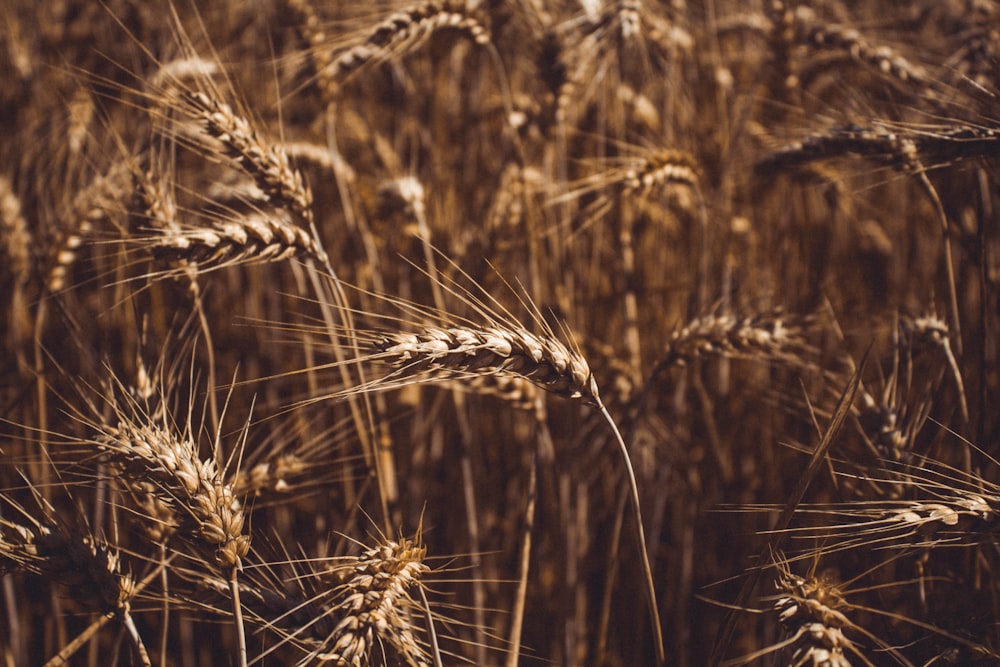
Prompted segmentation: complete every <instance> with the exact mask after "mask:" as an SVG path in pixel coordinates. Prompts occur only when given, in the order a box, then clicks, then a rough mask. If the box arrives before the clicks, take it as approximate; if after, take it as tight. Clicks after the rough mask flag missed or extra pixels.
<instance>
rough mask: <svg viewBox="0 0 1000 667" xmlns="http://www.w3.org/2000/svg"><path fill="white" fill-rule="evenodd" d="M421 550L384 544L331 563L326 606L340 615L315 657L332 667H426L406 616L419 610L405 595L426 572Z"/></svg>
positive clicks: (409, 543) (405, 543) (415, 545)
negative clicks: (329, 599)
mask: <svg viewBox="0 0 1000 667" xmlns="http://www.w3.org/2000/svg"><path fill="white" fill-rule="evenodd" d="M426 554H427V549H426V547H424V546H423V545H422V544H420V542H419V541H416V540H409V539H404V540H400V541H392V540H389V541H386V542H384V543H383V544H380V545H378V546H375V547H372V548H370V549H368V550H366V551H365V552H364V553H363V554H361V555H360V556H357V557H351V558H343V559H340V558H338V559H337V561H338V562H337V564H336V565H335V566H334V568H333V569H332V570H331V572H330V577H331V578H332V579H333V581H334V582H337V585H336V587H335V589H334V590H336V591H337V595H336V598H335V599H334V600H333V601H332V603H333V606H332V607H331V608H332V609H333V610H335V613H337V614H338V615H340V621H339V622H338V623H337V625H336V627H335V628H334V630H333V632H332V633H331V635H330V637H329V638H328V639H327V641H326V644H325V645H324V646H323V647H321V648H320V649H319V650H318V651H317V653H316V657H317V658H319V659H320V660H327V661H332V662H334V664H337V665H368V664H383V661H384V662H385V664H395V663H390V662H389V660H390V657H392V658H395V659H396V660H397V661H400V662H402V664H406V665H412V666H413V667H419V666H423V665H429V664H430V662H429V660H428V657H427V655H426V653H425V652H424V650H423V648H422V647H421V644H420V643H419V642H418V641H417V639H416V636H415V635H414V632H413V629H412V627H411V620H410V616H411V615H412V613H414V612H415V611H419V610H420V609H421V605H419V604H418V603H417V602H416V601H415V600H414V599H413V598H412V597H411V594H410V591H411V590H412V589H414V588H417V587H419V586H422V582H421V579H422V577H423V576H424V575H425V574H426V573H427V572H429V571H430V568H429V567H428V566H427V565H426V564H425V563H424V557H425V556H426Z"/></svg>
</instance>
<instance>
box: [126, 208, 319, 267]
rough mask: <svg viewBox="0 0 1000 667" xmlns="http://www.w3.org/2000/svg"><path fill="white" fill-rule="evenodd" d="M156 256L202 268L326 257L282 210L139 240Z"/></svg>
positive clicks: (229, 218)
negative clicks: (296, 258) (293, 258)
mask: <svg viewBox="0 0 1000 667" xmlns="http://www.w3.org/2000/svg"><path fill="white" fill-rule="evenodd" d="M136 243H138V244H139V245H140V246H142V247H145V248H147V249H149V250H150V251H151V252H152V253H153V254H154V255H156V256H158V257H164V258H169V259H177V260H185V261H186V262H190V263H195V264H198V265H201V266H228V265H234V264H250V263H257V262H277V261H282V260H285V259H288V258H290V257H308V258H313V259H318V258H321V257H323V256H324V255H323V254H322V253H323V250H322V249H321V248H320V247H319V246H318V244H317V243H316V242H315V240H314V239H313V237H312V236H311V235H310V234H309V233H308V232H306V231H305V230H304V229H302V228H301V227H298V226H296V225H295V224H294V223H293V222H292V220H291V218H290V217H289V215H288V213H287V212H286V211H284V210H282V209H273V210H270V211H249V212H247V213H244V214H234V215H232V216H226V217H217V216H209V217H208V218H207V219H206V223H205V226H201V227H197V226H183V227H180V228H179V229H165V230H162V232H161V233H157V234H155V235H152V236H147V237H143V238H140V239H137V240H136Z"/></svg>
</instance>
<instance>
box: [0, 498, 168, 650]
mask: <svg viewBox="0 0 1000 667" xmlns="http://www.w3.org/2000/svg"><path fill="white" fill-rule="evenodd" d="M39 503H40V504H42V512H43V514H44V518H42V519H36V518H34V517H33V516H31V515H30V514H29V513H28V512H27V511H26V510H24V509H21V508H19V507H18V508H17V509H18V510H19V511H20V513H21V514H22V515H23V516H24V517H25V519H26V522H25V523H18V522H14V521H10V520H8V519H0V572H2V571H4V570H7V569H20V570H24V571H26V572H30V573H32V574H35V575H39V576H42V577H45V578H47V579H50V580H52V581H54V582H56V583H58V584H59V585H61V586H63V587H64V588H66V589H67V590H69V591H70V592H72V594H73V597H74V598H75V599H77V600H79V601H80V602H82V603H83V604H85V605H89V606H90V607H92V608H95V609H97V610H98V611H100V612H101V613H102V614H104V615H105V617H106V619H110V618H113V617H115V616H117V617H118V618H119V619H120V620H121V622H122V624H123V625H124V626H125V627H126V629H127V630H128V631H129V634H130V636H131V638H132V641H133V644H134V646H135V649H136V653H137V655H138V657H139V661H140V663H141V664H142V665H147V666H148V665H150V664H151V663H150V660H149V656H148V654H147V652H146V647H145V645H144V644H143V642H142V639H141V637H140V636H139V633H138V630H137V629H136V627H135V624H134V623H133V621H132V616H131V613H130V610H131V601H132V599H133V598H134V597H135V594H136V592H137V588H136V584H135V581H134V580H133V579H132V577H131V575H130V574H128V573H123V572H122V571H121V562H120V560H119V555H118V553H117V552H116V551H114V550H112V548H111V547H110V546H109V545H108V544H107V543H105V542H104V541H103V540H100V539H98V538H97V537H95V536H94V535H93V534H92V533H91V532H90V531H89V530H87V529H84V528H80V527H75V526H70V525H68V524H66V523H65V522H62V521H60V520H58V519H57V518H55V517H56V514H55V509H54V508H52V507H51V506H49V505H48V503H47V502H46V501H44V500H42V499H41V498H40V497H39ZM104 622H106V621H98V622H97V623H94V624H93V626H92V630H91V632H90V633H85V634H84V636H83V637H82V639H80V640H79V641H76V642H73V643H72V644H70V645H69V646H67V647H65V648H64V649H63V651H61V652H60V654H59V656H57V658H62V659H65V658H66V657H68V654H70V653H72V652H73V651H75V650H76V649H78V648H79V647H80V646H82V644H83V642H84V641H86V639H88V638H89V636H91V635H92V634H93V632H96V631H97V630H98V629H100V627H101V626H102V625H103V624H104ZM53 660H55V658H54V659H53ZM57 664H62V663H61V662H60V663H57Z"/></svg>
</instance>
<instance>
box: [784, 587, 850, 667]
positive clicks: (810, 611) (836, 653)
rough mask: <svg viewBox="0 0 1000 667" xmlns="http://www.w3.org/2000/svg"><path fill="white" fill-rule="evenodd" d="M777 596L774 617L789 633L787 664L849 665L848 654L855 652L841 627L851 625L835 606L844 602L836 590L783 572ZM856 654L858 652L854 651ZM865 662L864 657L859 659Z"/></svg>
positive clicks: (847, 666) (838, 666)
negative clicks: (788, 660)
mask: <svg viewBox="0 0 1000 667" xmlns="http://www.w3.org/2000/svg"><path fill="white" fill-rule="evenodd" d="M778 587H779V590H780V591H781V597H780V598H779V599H778V600H777V602H775V604H774V610H775V611H776V612H777V614H778V620H779V622H780V623H781V625H782V626H783V627H784V628H785V631H786V632H788V633H789V634H791V639H789V640H788V642H789V643H790V644H791V646H792V654H791V656H790V662H789V663H788V664H789V665H799V666H801V667H807V666H811V667H821V666H826V667H850V665H851V662H850V661H849V660H848V658H847V654H848V653H851V652H853V653H858V649H857V648H856V647H855V646H854V644H853V643H852V642H851V640H850V639H848V638H847V637H846V636H845V635H844V629H845V628H852V627H854V624H853V623H851V622H850V621H849V620H848V619H847V617H846V616H845V615H844V614H843V612H841V611H840V610H839V609H838V608H839V607H842V606H843V605H844V602H843V599H842V598H841V596H840V593H839V591H837V589H836V588H835V587H833V586H830V585H829V584H825V583H821V582H819V581H817V580H816V579H804V578H802V577H799V576H796V575H793V574H791V573H786V574H785V575H784V576H782V577H781V578H780V579H779V581H778ZM858 655H859V656H860V653H858ZM861 659H862V660H863V661H864V663H865V664H868V662H867V660H865V659H864V658H863V657H862V658H861Z"/></svg>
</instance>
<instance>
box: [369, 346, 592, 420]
mask: <svg viewBox="0 0 1000 667" xmlns="http://www.w3.org/2000/svg"><path fill="white" fill-rule="evenodd" d="M374 347H375V350H376V352H375V354H374V355H373V357H372V358H373V359H375V360H379V361H382V362H384V363H388V364H391V365H393V366H396V367H398V368H399V371H398V373H396V374H395V375H396V376H397V377H398V378H399V379H403V378H405V377H406V376H417V375H421V374H433V373H434V372H436V371H437V372H442V373H445V374H446V375H448V376H451V377H454V376H455V375H459V376H461V375H477V374H493V373H497V374H501V375H506V374H509V375H515V376H518V377H523V378H524V379H526V380H530V381H531V382H533V383H534V384H536V385H538V386H539V387H541V388H542V389H545V390H546V391H548V392H551V393H553V394H556V395H559V396H564V397H566V398H583V399H585V400H586V401H588V402H589V403H592V404H594V405H599V404H600V398H599V397H598V395H597V384H596V381H595V380H594V377H593V374H592V373H591V372H590V366H589V365H587V361H586V360H585V359H584V358H583V357H582V356H581V355H580V354H578V353H576V352H573V351H571V350H570V349H569V348H568V347H566V346H565V345H564V344H563V343H562V342H560V341H558V340H556V339H555V338H548V337H540V336H536V335H534V334H532V333H530V332H528V331H527V330H524V329H502V328H498V327H496V328H494V327H491V328H486V329H473V328H467V327H449V328H447V329H438V328H427V329H424V330H423V331H420V332H418V333H387V334H385V335H384V336H383V337H382V338H381V339H380V340H378V341H376V343H375V346H374Z"/></svg>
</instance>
